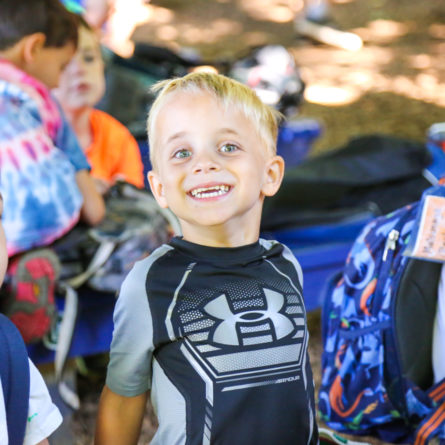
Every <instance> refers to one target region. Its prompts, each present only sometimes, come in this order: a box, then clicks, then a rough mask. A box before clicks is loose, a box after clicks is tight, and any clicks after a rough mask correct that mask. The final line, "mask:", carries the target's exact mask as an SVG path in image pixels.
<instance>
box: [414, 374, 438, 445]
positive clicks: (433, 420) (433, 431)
mask: <svg viewBox="0 0 445 445" xmlns="http://www.w3.org/2000/svg"><path fill="white" fill-rule="evenodd" d="M428 395H429V397H430V398H431V399H432V400H434V402H436V403H437V405H438V406H437V407H436V408H435V409H433V410H432V411H431V413H430V414H429V415H428V416H427V417H425V418H424V420H423V421H422V422H421V424H420V425H419V427H418V428H417V430H416V432H415V435H414V437H415V441H414V445H424V444H427V443H428V441H429V440H430V439H431V438H433V437H436V436H437V434H438V433H439V432H441V431H443V429H444V427H445V378H444V379H442V380H441V381H440V382H439V383H437V384H436V385H434V386H433V387H432V388H431V389H430V390H429V391H428ZM440 439H441V440H440V443H441V445H442V442H444V441H445V437H440Z"/></svg>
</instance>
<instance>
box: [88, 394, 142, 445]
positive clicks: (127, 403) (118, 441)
mask: <svg viewBox="0 0 445 445" xmlns="http://www.w3.org/2000/svg"><path fill="white" fill-rule="evenodd" d="M147 397H148V391H147V392H144V393H142V394H140V395H138V396H135V397H124V396H121V395H119V394H116V393H115V392H113V391H111V389H109V388H108V386H106V385H105V387H104V389H103V391H102V395H101V398H100V402H99V411H98V414H97V422H96V433H95V437H94V444H95V445H131V444H135V445H136V444H137V442H138V439H139V435H140V433H141V426H142V419H143V417H144V413H145V405H146V404H147Z"/></svg>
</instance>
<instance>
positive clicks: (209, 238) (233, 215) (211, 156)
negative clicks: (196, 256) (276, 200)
mask: <svg viewBox="0 0 445 445" xmlns="http://www.w3.org/2000/svg"><path fill="white" fill-rule="evenodd" d="M155 131H156V135H155V141H156V142H155V147H154V150H155V152H154V160H155V165H156V168H155V170H154V171H152V172H150V173H149V182H150V186H151V189H152V191H153V194H154V195H155V197H156V199H157V201H158V203H159V204H160V205H161V206H162V207H169V208H170V209H171V210H172V212H173V213H174V214H175V215H176V216H177V217H178V218H179V221H180V224H181V229H182V232H183V236H184V239H186V240H188V241H192V242H196V243H199V244H204V245H221V246H229V245H242V244H247V243H250V242H255V241H256V240H257V239H258V235H259V224H260V218H261V210H262V204H263V199H264V197H265V196H271V195H273V194H274V193H275V192H276V191H277V190H278V188H279V185H280V183H281V179H282V176H283V170H284V163H283V160H282V158H280V157H278V156H272V155H271V154H270V152H269V150H268V149H267V147H266V145H265V143H264V142H263V140H262V139H261V138H260V137H259V135H258V132H257V130H256V128H255V126H254V125H253V123H252V122H251V121H250V120H249V119H248V118H247V117H246V116H245V115H244V114H243V113H241V112H240V111H238V110H236V109H234V108H233V107H232V108H230V107H229V109H227V110H225V109H224V108H223V107H222V106H221V105H220V104H219V103H218V101H217V100H216V99H215V98H214V97H213V96H212V95H210V94H209V93H206V92H202V93H198V94H191V93H184V92H174V93H171V94H170V96H169V97H167V98H166V102H165V104H164V105H163V106H162V108H161V109H160V111H159V114H158V117H157V120H156V122H155ZM234 234H236V235H238V236H235V238H236V240H233V235H234ZM228 238H230V240H228ZM218 240H219V241H218Z"/></svg>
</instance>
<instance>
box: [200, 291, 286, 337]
mask: <svg viewBox="0 0 445 445" xmlns="http://www.w3.org/2000/svg"><path fill="white" fill-rule="evenodd" d="M263 291H264V295H265V297H266V302H267V305H266V309H251V310H248V311H243V312H237V313H233V312H232V309H231V308H230V305H229V302H228V300H227V296H226V295H225V294H222V295H220V296H219V297H217V298H216V299H214V300H213V301H211V302H210V303H208V304H206V305H205V306H204V310H205V311H206V312H207V313H208V314H209V315H211V316H212V317H214V318H217V319H219V320H222V321H221V323H220V324H219V325H218V326H217V328H216V329H215V331H214V333H213V342H215V343H220V344H224V345H233V346H239V345H240V344H242V343H241V341H240V339H239V336H238V330H237V325H238V324H242V325H247V326H248V325H249V324H251V325H254V324H255V325H258V324H260V323H261V322H266V323H270V324H271V325H272V326H273V330H274V333H275V336H276V338H277V339H281V338H284V337H286V336H288V335H289V334H290V333H291V332H292V331H293V330H294V324H293V323H292V321H291V320H290V319H289V318H288V317H286V316H285V315H283V314H280V312H279V311H280V310H281V309H282V308H283V306H284V303H285V300H284V296H283V295H282V294H280V293H278V292H275V291H273V290H270V289H263Z"/></svg>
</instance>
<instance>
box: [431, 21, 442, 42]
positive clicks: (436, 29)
mask: <svg viewBox="0 0 445 445" xmlns="http://www.w3.org/2000/svg"><path fill="white" fill-rule="evenodd" d="M428 33H429V34H430V36H431V37H433V38H435V39H441V40H445V25H443V24H439V23H434V24H432V25H431V26H430V27H429V29H428Z"/></svg>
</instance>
